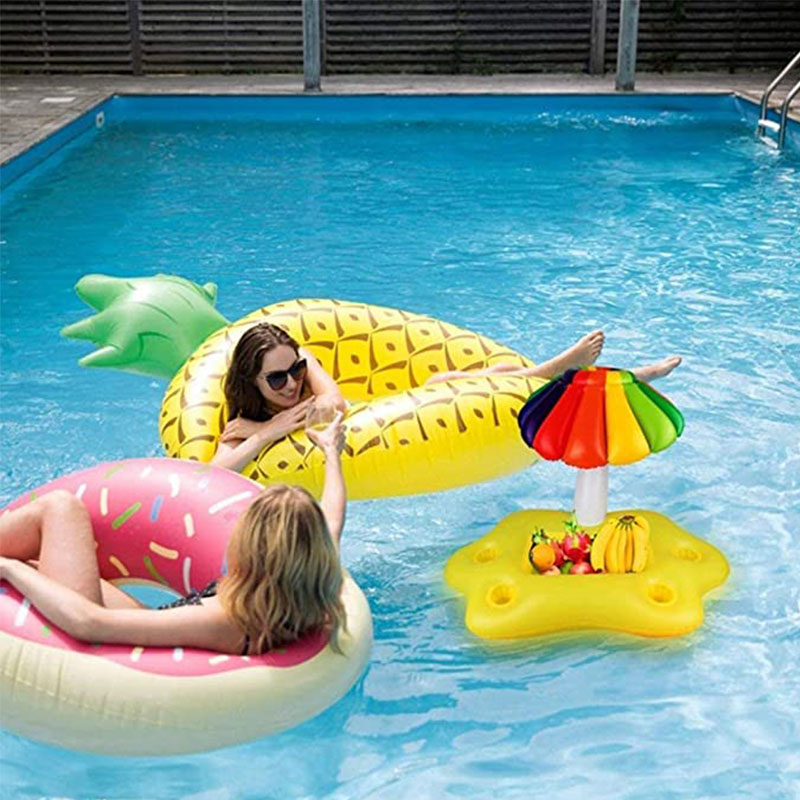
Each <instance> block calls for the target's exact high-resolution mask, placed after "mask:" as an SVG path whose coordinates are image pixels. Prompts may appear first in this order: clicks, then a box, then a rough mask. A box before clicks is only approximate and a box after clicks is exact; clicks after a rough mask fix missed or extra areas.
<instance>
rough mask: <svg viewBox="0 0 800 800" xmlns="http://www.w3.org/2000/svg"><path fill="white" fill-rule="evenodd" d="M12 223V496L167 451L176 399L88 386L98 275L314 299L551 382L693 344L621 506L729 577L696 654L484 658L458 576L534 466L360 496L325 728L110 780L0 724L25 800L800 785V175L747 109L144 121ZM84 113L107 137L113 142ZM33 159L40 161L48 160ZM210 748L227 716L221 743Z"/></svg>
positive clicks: (109, 379)
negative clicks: (519, 361) (684, 537)
mask: <svg viewBox="0 0 800 800" xmlns="http://www.w3.org/2000/svg"><path fill="white" fill-rule="evenodd" d="M105 115H106V123H105V125H104V126H103V127H102V128H101V129H99V130H98V129H95V128H94V126H93V125H89V126H88V129H87V130H86V132H84V133H83V134H81V135H80V136H79V137H78V138H76V139H74V140H73V141H72V142H71V143H70V144H69V145H67V146H66V147H65V148H63V149H62V150H60V151H59V152H58V153H56V154H55V155H54V156H52V157H51V158H49V159H48V160H46V161H44V162H43V163H42V164H40V165H39V166H38V167H36V168H35V169H34V170H33V171H32V172H30V173H29V174H27V175H24V176H22V177H20V178H18V179H17V180H16V181H15V182H14V183H12V184H11V186H10V187H9V189H8V191H7V193H6V197H5V199H4V202H3V209H2V211H3V220H2V221H3V231H2V246H1V247H0V256H2V285H1V286H0V288H1V289H2V300H1V302H2V307H1V309H0V310H1V311H2V328H1V329H0V336H1V339H0V344H1V345H2V379H1V381H2V382H1V386H2V410H1V411H0V414H1V416H0V422H2V433H3V436H2V442H3V445H2V446H3V459H2V474H1V476H0V478H1V479H0V502H2V503H5V502H6V501H8V500H10V499H12V498H13V497H15V496H16V495H17V494H18V493H21V492H22V491H24V490H26V489H28V488H31V487H33V486H35V485H37V484H39V483H41V482H43V481H46V480H48V479H51V478H53V477H55V476H57V475H59V474H60V473H62V472H65V471H71V470H74V469H77V468H79V467H85V466H89V465H91V464H94V463H96V462H98V461H101V460H110V459H116V458H121V457H133V456H142V455H157V454H159V453H160V445H159V441H158V435H157V426H156V420H157V412H158V408H159V404H160V400H161V395H162V393H163V390H164V385H163V383H160V382H158V381H155V380H151V379H147V378H141V377H136V376H131V375H125V374H121V373H114V372H106V371H90V370H83V369H81V368H79V367H78V366H77V364H76V362H77V360H78V358H79V357H80V356H82V355H83V354H85V353H86V352H88V348H87V347H86V346H83V345H82V344H80V343H76V342H68V341H65V340H62V339H60V338H59V335H58V331H59V329H60V328H61V327H62V326H63V325H65V324H67V323H69V322H73V321H75V320H77V319H79V318H81V317H83V316H85V315H86V313H87V309H86V308H85V307H84V306H82V304H81V303H80V301H79V300H78V299H77V297H76V296H75V294H74V292H73V290H72V286H73V285H74V283H75V282H76V281H77V280H78V278H79V277H80V276H81V275H83V274H85V273H88V272H105V273H110V274H113V275H124V276H136V275H145V274H148V275H149V274H153V273H155V272H159V271H161V272H174V273H177V274H180V275H183V276H185V277H187V278H191V279H193V280H195V281H198V282H201V283H202V282H205V281H208V280H213V281H215V282H217V283H218V285H219V307H220V309H221V310H222V312H223V313H224V314H225V315H226V316H227V317H229V318H230V319H235V318H237V317H239V316H241V315H243V314H245V313H247V312H249V311H251V310H253V309H254V308H256V307H258V306H261V305H264V304H267V303H270V302H273V301H277V300H280V299H285V298H292V297H297V296H333V297H340V298H350V299H356V300H361V301H366V302H371V303H378V304H383V305H391V306H398V307H402V308H407V309H410V310H413V311H420V312H426V313H430V314H433V315H435V316H439V317H442V318H444V319H447V320H450V321H453V322H455V323H457V324H460V325H463V326H466V327H469V328H473V329H475V330H477V331H479V332H481V333H484V334H487V335H489V336H491V337H493V338H495V339H498V340H500V341H503V342H506V343H507V344H509V345H511V346H513V347H515V348H517V349H519V350H521V351H523V352H525V353H527V354H529V355H530V356H531V357H533V358H534V359H539V360H541V359H543V358H545V357H547V356H549V355H552V354H554V353H555V352H556V351H558V350H560V349H561V348H563V347H564V346H566V345H567V344H569V343H571V342H572V341H573V340H574V339H575V338H577V337H578V336H580V335H581V334H583V333H585V332H586V331H588V330H590V329H592V328H594V327H598V326H602V327H603V328H604V329H605V331H606V333H607V344H606V349H605V354H604V356H603V358H602V359H601V363H606V364H611V365H617V366H628V365H634V364H638V363H643V362H646V361H648V360H652V359H655V358H660V357H662V356H664V355H667V354H670V353H680V354H682V355H683V356H684V358H685V363H684V365H683V366H681V367H680V369H679V370H678V371H677V372H676V373H675V374H674V375H673V376H671V377H669V378H667V379H666V380H664V381H662V382H661V384H660V386H659V388H660V389H661V390H662V391H663V392H665V393H666V394H667V395H668V396H670V397H671V398H672V399H673V400H674V402H675V403H676V405H677V406H678V407H679V408H681V409H682V410H683V412H684V414H685V416H686V421H687V425H686V431H685V433H684V436H683V437H682V438H681V439H680V440H679V442H678V443H677V444H676V445H675V446H674V447H672V448H671V449H669V450H668V451H666V452H664V453H662V454H659V455H657V456H654V457H651V458H649V459H647V460H646V461H645V462H643V463H639V464H637V465H634V466H631V467H626V468H620V469H616V470H614V471H613V472H612V473H611V490H610V495H611V498H610V504H611V507H612V508H614V507H624V506H633V505H640V506H642V507H645V508H653V509H657V510H659V511H661V512H664V513H666V514H668V515H670V516H671V517H672V518H673V519H675V520H676V521H677V522H678V523H679V524H680V525H682V526H684V527H685V528H688V529H689V530H691V531H693V532H694V533H696V534H698V535H700V536H703V537H704V538H707V539H709V540H710V541H711V542H712V543H714V544H715V545H717V546H718V547H720V548H721V549H722V550H723V551H724V552H725V553H726V555H727V556H728V558H729V560H730V562H731V564H732V574H731V577H730V580H729V581H728V583H727V585H726V587H725V588H724V590H722V591H719V592H717V593H716V594H715V595H713V596H711V597H709V598H707V601H706V610H707V616H706V621H705V624H704V625H703V627H702V628H700V629H699V630H698V631H696V632H695V633H693V634H692V635H690V636H687V637H684V638H681V639H677V640H669V641H648V640H639V639H633V638H627V637H623V636H621V635H606V634H593V635H589V636H587V635H568V636H560V637H557V638H551V639H546V640H538V641H527V642H522V643H519V642H518V643H513V644H504V645H489V644H486V643H483V642H481V641H479V640H477V639H475V638H474V637H472V636H471V635H469V634H468V633H467V632H466V630H465V628H464V626H463V604H462V601H461V599H460V598H459V597H456V596H454V595H453V594H452V593H451V592H450V591H449V590H448V589H447V588H446V587H445V586H444V584H443V581H442V569H443V566H444V563H445V561H446V560H447V558H448V556H449V555H450V553H452V552H453V551H454V550H456V549H458V548H459V547H461V546H462V545H464V544H465V543H467V542H469V541H472V540H474V539H476V538H478V537H479V536H481V535H483V534H484V533H485V532H487V531H488V530H489V529H490V528H491V527H493V525H494V524H495V523H496V522H497V521H498V520H499V519H501V518H502V517H503V516H505V515H506V514H508V513H510V512H512V511H515V510H517V509H520V508H527V507H568V506H569V504H570V502H571V497H572V489H573V486H574V475H573V472H572V471H571V470H570V469H569V468H567V467H565V466H563V465H560V464H559V465H553V464H539V465H537V466H536V467H534V468H532V469H531V470H529V471H527V472H525V473H522V474H518V475H515V476H512V477H509V478H506V479H503V480H499V481H495V482H493V483H489V484H485V485H481V486H473V487H469V488H466V489H462V490H459V491H454V492H450V493H444V494H437V495H428V496H420V497H414V498H402V499H390V500H381V501H374V502H367V503H355V504H352V506H351V508H350V512H349V518H348V525H347V529H346V531H345V535H344V550H343V555H344V560H345V562H346V563H347V565H348V566H349V568H350V570H351V572H352V573H353V575H354V577H355V579H356V580H357V581H358V582H359V584H360V585H361V586H362V587H363V588H364V590H365V592H366V594H367V596H368V598H369V600H370V603H371V605H372V609H373V613H374V617H375V646H374V650H373V654H372V659H371V662H370V665H369V668H368V669H367V671H366V673H365V675H364V676H363V678H362V679H361V680H360V681H359V683H358V684H357V685H356V687H355V688H354V689H353V690H352V691H351V692H350V693H349V694H348V695H347V696H346V697H345V698H344V699H343V700H342V701H341V702H340V703H338V704H337V705H335V706H334V707H333V708H331V709H329V710H328V711H327V712H325V713H324V714H322V715H321V716H319V717H318V718H316V719H314V720H312V721H310V722H308V723H306V724H304V725H302V726H300V727H298V728H296V729H295V730H292V731H288V732H286V733H283V734H281V735H278V736H275V737H274V738H271V739H265V740H262V741H257V742H253V743H251V744H248V745H244V746H240V747H236V748H231V749H227V750H222V751H218V752H215V753H211V754H204V755H196V756H186V757H177V758H168V759H163V760H160V759H136V760H126V759H115V758H108V757H97V756H88V755H82V754H76V753H72V752H67V751H62V750H58V749H54V748H50V747H45V746H42V745H40V744H37V743H35V742H32V741H28V740H23V739H20V738H17V737H15V736H13V735H11V734H7V733H2V734H0V757H1V758H2V776H3V786H4V791H5V792H7V793H8V794H7V796H9V797H12V796H13V797H59V798H64V797H68V798H99V797H104V798H133V797H135V798H186V797H188V798H198V799H199V798H202V799H203V800H227V799H228V798H237V799H238V798H253V799H255V798H265V797H268V798H301V797H302V798H311V797H315V798H319V797H331V798H337V799H339V800H342V799H343V798H366V797H376V798H381V800H384V799H386V798H388V799H394V798H398V799H399V798H408V797H419V798H437V799H438V798H448V797H451V798H456V797H458V798H460V797H465V798H498V797H502V798H529V797H531V796H534V795H541V796H544V797H547V796H552V797H558V798H572V797H576V798H577V797H581V798H582V797H585V796H588V795H591V796H592V797H593V798H597V799H598V800H599V799H600V798H650V797H659V798H686V797H692V798H697V797H730V798H746V797H747V798H750V797H752V798H760V799H761V798H794V797H796V796H797V793H798V787H800V746H798V742H800V713H798V701H799V700H800V689H799V687H798V671H797V664H798V662H799V661H800V570H798V566H797V564H798V552H800V510H799V509H800V446H799V445H798V440H799V439H800V436H799V435H798V433H799V432H800V384H799V383H798V380H797V375H798V371H800V322H798V318H799V317H800V278H799V277H798V274H799V273H798V268H799V267H800V237H798V234H797V231H798V227H799V223H800V158H798V157H797V155H796V152H795V153H793V152H786V153H784V154H782V155H778V154H776V153H775V152H774V151H771V150H769V149H768V148H766V147H765V146H764V145H763V144H762V143H760V142H758V141H757V140H756V139H755V138H754V136H753V132H752V129H753V122H752V119H751V117H750V112H749V111H748V110H747V109H746V108H745V107H743V106H742V105H739V104H738V103H737V102H736V101H734V100H733V99H731V98H667V97H661V98H659V97H655V98H541V97H540V98H522V97H512V98H480V97H479V98H372V99H358V98H333V99H331V98H323V99H317V100H311V99H305V98H283V99H279V98H271V99H270V98H266V99H260V100H256V99H240V100H234V99H227V100H226V99H219V98H195V99H189V98H180V99H156V100H152V99H146V98H128V99H117V100H114V101H112V102H111V103H109V104H107V106H106V108H105ZM90 122H91V119H90ZM28 158H31V157H28ZM212 724H213V721H212Z"/></svg>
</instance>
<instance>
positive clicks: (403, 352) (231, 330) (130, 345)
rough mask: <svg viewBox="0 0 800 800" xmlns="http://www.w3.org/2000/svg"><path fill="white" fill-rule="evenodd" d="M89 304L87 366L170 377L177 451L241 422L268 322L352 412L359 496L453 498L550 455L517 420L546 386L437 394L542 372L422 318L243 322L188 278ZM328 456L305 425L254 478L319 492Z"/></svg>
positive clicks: (168, 399) (513, 382) (92, 290)
mask: <svg viewBox="0 0 800 800" xmlns="http://www.w3.org/2000/svg"><path fill="white" fill-rule="evenodd" d="M76 291H77V293H78V295H79V296H80V297H81V298H82V299H83V300H84V301H85V302H86V303H87V304H88V305H90V306H91V307H92V308H94V309H95V310H96V311H97V313H96V314H95V315H94V316H91V317H88V318H86V319H83V320H81V321H79V322H76V323H74V324H72V325H68V326H67V327H66V328H65V329H64V330H63V331H62V333H63V335H64V336H67V337H69V338H73V339H86V340H89V341H91V342H93V343H94V344H95V345H96V346H97V347H98V349H96V350H95V351H94V352H92V353H90V354H89V355H87V356H85V357H84V358H82V359H81V361H80V363H81V364H82V365H84V366H92V367H113V368H116V369H123V370H127V371H131V372H138V373H142V374H145V375H152V376H155V377H160V378H166V379H168V380H169V385H168V387H167V390H166V393H165V395H164V400H163V402H162V405H161V413H160V417H159V433H160V437H161V441H162V443H163V445H164V449H165V450H166V452H167V455H169V456H173V457H177V458H182V459H188V460H196V461H201V462H208V461H210V460H211V459H212V457H213V456H214V453H215V451H216V446H217V442H218V440H219V436H220V434H221V432H222V430H223V428H224V427H225V424H226V423H227V421H228V417H227V408H226V403H225V397H224V392H223V383H224V379H225V375H226V373H227V369H228V365H229V363H230V359H231V355H232V353H233V349H234V347H235V345H236V343H237V342H238V340H239V338H240V337H241V335H242V334H243V333H244V332H245V331H246V330H247V329H248V328H249V327H251V326H253V325H255V324H257V323H260V322H271V323H273V324H275V325H277V326H279V327H280V328H283V330H285V331H286V332H287V333H289V335H290V336H292V337H293V338H294V339H295V340H296V341H297V342H298V344H299V345H300V346H301V347H303V348H306V349H307V350H309V351H310V352H311V353H313V355H314V356H315V357H316V358H317V359H318V360H319V362H320V364H321V365H322V367H323V368H324V369H325V370H326V371H327V372H328V374H329V375H331V376H332V377H333V378H334V380H335V381H336V382H337V384H338V385H339V387H340V389H341V391H342V393H343V394H344V396H345V398H347V400H348V401H350V403H351V404H352V405H351V406H350V409H349V410H348V413H347V416H346V418H345V421H344V428H345V435H346V446H345V451H344V453H343V458H342V466H343V470H344V475H345V479H346V481H347V487H348V492H349V494H350V496H351V497H352V498H353V499H356V500H358V499H369V498H375V497H383V496H392V495H403V494H415V493H419V492H432V491H440V490H443V489H451V488H455V487H459V486H465V485H467V484H470V483H475V482H478V481H484V480H489V479H491V478H496V477H499V476H501V475H506V474H509V473H511V472H514V471H517V470H520V469H522V468H524V467H526V466H529V465H531V464H532V463H534V462H535V461H536V460H537V456H536V454H535V453H534V452H533V451H531V450H530V449H529V448H527V447H525V445H524V443H523V442H521V441H520V439H519V434H518V425H517V415H518V414H519V412H520V410H521V409H522V406H523V405H524V403H525V401H526V399H527V398H528V397H529V395H530V394H531V392H533V391H535V390H536V389H537V388H539V387H541V386H542V385H544V384H545V381H543V380H541V379H539V378H525V377H519V376H491V377H483V378H479V377H476V378H461V379H459V380H456V381H449V382H446V383H440V384H435V385H433V386H426V385H424V384H425V381H426V380H427V379H428V378H429V377H430V376H431V375H434V374H436V373H437V372H442V371H448V370H470V369H480V368H482V367H486V366H490V365H492V364H495V363H498V362H507V363H514V364H519V365H521V366H522V365H524V366H530V365H531V362H530V361H528V360H527V359H526V358H525V357H524V356H522V355H520V354H519V353H516V352H514V351H513V350H510V349H508V348H507V347H504V346H502V345H500V344H498V343H496V342H493V341H492V340H490V339H487V338H486V337H484V336H480V335H478V334H476V333H472V332H470V331H468V330H465V329H463V328H458V327H456V326H455V325H450V324H449V323H446V322H442V321H440V320H437V319H434V318H433V317H428V316H424V315H420V314H414V313H411V312H407V311H400V310H397V309H393V308H385V307H382V306H375V305H368V304H365V303H356V302H348V301H342V300H330V299H327V300H326V299H299V300H288V301H285V302H279V303H274V304H272V305H269V306H265V307H263V308H259V309H257V310H256V311H253V312H252V313H250V314H248V315H247V316H245V317H243V318H242V319H240V320H238V321H236V322H233V323H229V322H228V321H227V320H226V319H225V318H224V317H223V316H222V315H221V314H220V313H219V312H218V311H217V310H216V309H215V307H214V304H215V302H216V294H217V293H216V286H215V285H214V284H212V283H207V284H205V285H204V286H200V285H198V284H196V283H193V282H192V281H188V280H185V279H183V278H179V277H176V276H169V275H157V276H155V277H151V278H130V279H129V278H115V277H109V276H104V275H87V276H85V277H84V278H82V279H81V280H80V281H79V282H78V284H77V286H76ZM323 466H324V460H323V457H322V454H321V453H320V452H319V450H318V449H317V448H316V447H315V446H314V445H313V444H312V442H311V441H310V440H309V439H308V437H307V436H306V434H305V432H304V431H303V430H298V431H295V432H294V433H292V434H290V435H289V436H287V437H285V438H284V439H281V440H280V441H278V442H274V443H272V444H270V445H268V446H267V447H266V448H265V449H264V450H263V451H262V452H261V453H260V454H259V455H258V457H257V458H256V459H254V460H253V461H252V462H251V463H250V464H249V465H248V466H246V467H245V468H244V469H243V470H242V472H243V474H244V475H246V476H247V477H249V478H252V479H254V480H257V481H258V482H259V483H262V484H271V483H290V484H294V485H298V486H303V487H305V488H306V489H308V490H309V491H310V492H312V494H314V495H316V496H319V494H320V492H321V490H322V484H323V475H324V472H323Z"/></svg>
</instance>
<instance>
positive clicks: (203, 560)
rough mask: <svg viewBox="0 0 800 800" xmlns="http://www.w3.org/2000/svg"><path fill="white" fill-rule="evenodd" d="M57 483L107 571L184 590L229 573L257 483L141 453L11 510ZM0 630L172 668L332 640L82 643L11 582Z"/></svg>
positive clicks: (270, 662) (70, 478)
mask: <svg viewBox="0 0 800 800" xmlns="http://www.w3.org/2000/svg"><path fill="white" fill-rule="evenodd" d="M55 489H65V490H67V491H69V492H72V493H73V494H75V495H76V496H77V497H79V498H80V499H81V500H82V501H83V502H84V503H85V504H86V507H87V508H88V509H89V513H90V515H91V519H92V526H93V528H94V534H95V539H96V540H97V559H98V563H99V565H100V574H101V575H102V576H103V577H104V578H106V579H108V580H118V579H125V580H136V579H144V580H147V581H150V582H158V583H160V584H162V585H163V586H165V587H169V588H171V589H173V590H175V591H177V592H179V593H180V594H182V595H186V594H189V593H190V592H191V591H192V590H195V589H197V590H199V589H202V588H203V587H205V586H206V585H207V584H208V583H209V582H210V581H212V580H214V579H215V578H218V577H220V575H222V574H223V572H224V558H225V549H226V547H227V544H228V540H229V538H230V535H231V533H232V530H233V525H234V523H235V522H236V520H237V519H238V517H239V515H240V514H241V513H242V512H243V511H244V509H245V508H247V506H248V505H249V503H250V502H251V501H252V500H253V498H255V497H256V495H258V493H259V492H260V491H261V487H260V486H259V485H258V484H257V483H255V482H253V481H251V480H249V479H248V478H245V477H243V476H241V475H238V474H236V473H233V472H229V471H228V470H224V469H219V468H217V467H211V466H209V465H207V464H198V463H197V462H196V461H179V460H177V459H173V458H170V459H166V458H136V459H130V460H126V461H118V462H114V463H109V464H99V465H97V466H95V467H91V468H89V469H86V470H82V471H80V472H74V473H71V474H69V475H64V476H62V477H60V478H58V479H57V480H55V481H52V482H50V483H47V484H45V485H43V486H41V487H39V488H38V489H35V490H34V491H32V492H29V493H27V494H25V495H23V496H22V497H20V498H18V499H17V500H15V501H14V502H13V503H11V504H10V505H9V506H8V507H7V509H6V511H10V510H12V509H14V508H18V507H19V506H22V505H24V504H25V503H29V502H31V501H32V500H34V499H36V498H37V497H41V496H42V495H44V494H46V493H47V492H51V491H53V490H55ZM3 513H5V511H4V512H3ZM163 613H169V612H168V611H165V612H163ZM0 630H2V631H3V632H5V633H7V634H10V635H12V636H17V637H19V638H21V639H26V640H29V641H31V642H35V643H37V644H40V645H44V646H47V647H56V648H66V649H69V650H74V651H76V652H81V653H87V654H90V655H92V656H94V657H97V658H103V659H108V660H110V661H115V662H117V663H120V664H124V665H125V666H128V667H130V668H132V669H138V670H140V671H142V672H152V673H157V674H160V675H174V676H180V675H188V676H202V675H211V674H216V673H219V672H226V671H229V670H234V669H245V668H247V669H252V668H255V667H264V666H269V667H292V666H295V665H297V664H300V663H302V662H304V661H307V660H309V659H310V658H313V657H314V656H315V655H317V653H319V652H320V651H321V650H323V649H324V647H325V646H326V644H327V642H328V639H327V636H325V635H324V634H323V633H318V634H314V635H311V636H307V637H305V638H304V639H301V640H300V641H298V642H295V643H294V644H291V645H289V646H287V647H285V648H281V649H280V650H276V651H270V652H268V653H265V654H264V655H260V656H231V655H225V654H222V653H215V652H211V651H206V650H195V649H190V648H182V647H174V648H172V647H171V648H164V647H131V646H129V645H97V644H94V645H93V644H86V643H84V642H79V641H77V640H76V639H73V638H72V637H71V636H68V635H67V634H66V633H64V632H63V631H61V630H60V629H59V628H57V627H55V626H53V625H52V624H50V623H49V622H48V621H47V619H45V618H44V617H43V616H42V615H41V614H39V613H38V611H37V610H36V609H35V608H33V607H32V606H31V605H30V602H29V601H28V600H27V599H26V598H23V597H22V596H21V595H20V594H19V592H17V591H16V590H14V589H13V588H12V587H11V586H10V585H9V584H7V583H5V582H4V583H2V584H0Z"/></svg>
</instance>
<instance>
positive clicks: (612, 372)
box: [518, 367, 684, 469]
mask: <svg viewBox="0 0 800 800" xmlns="http://www.w3.org/2000/svg"><path fill="white" fill-rule="evenodd" d="M518 422H519V427H520V433H521V434H522V438H523V439H524V440H525V443H526V444H528V445H529V446H530V447H532V448H533V449H534V450H536V452H537V453H538V454H539V455H540V456H541V457H542V458H546V459H548V460H550V461H558V460H561V461H564V462H565V463H566V464H569V465H571V466H573V467H580V468H581V469H594V468H595V467H604V466H606V465H608V464H614V465H621V464H633V463H634V462H635V461H639V460H640V459H642V458H644V457H645V456H647V455H649V454H650V453H658V452H659V451H660V450H665V449H666V448H667V447H669V446H670V445H671V444H672V443H673V442H674V441H675V439H677V438H678V436H680V435H681V433H683V426H684V421H683V415H682V414H681V412H680V411H678V409H677V408H675V406H674V405H673V404H672V403H671V402H670V401H669V400H667V398H666V397H664V395H662V394H659V392H657V391H656V390H655V389H653V387H652V386H650V385H649V384H647V383H645V382H644V381H640V380H639V379H638V378H636V376H635V375H633V373H631V372H628V371H627V370H621V369H614V368H612V367H586V368H584V369H578V370H574V369H571V370H567V371H566V372H565V373H564V374H563V375H560V376H558V377H557V378H553V379H552V380H551V381H550V382H549V383H546V384H545V385H544V386H542V387H540V388H539V389H537V391H535V392H534V393H533V394H532V395H531V396H530V397H529V398H528V400H527V402H526V403H525V405H524V406H523V407H522V410H521V411H520V414H519V417H518Z"/></svg>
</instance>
